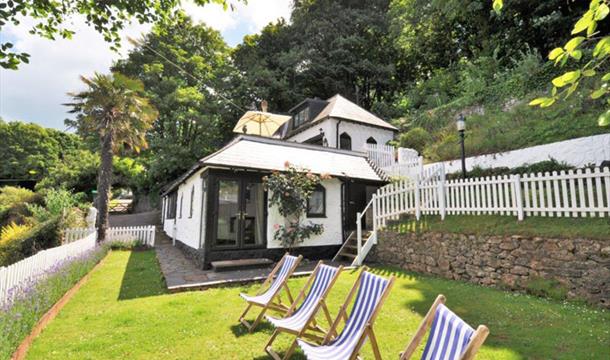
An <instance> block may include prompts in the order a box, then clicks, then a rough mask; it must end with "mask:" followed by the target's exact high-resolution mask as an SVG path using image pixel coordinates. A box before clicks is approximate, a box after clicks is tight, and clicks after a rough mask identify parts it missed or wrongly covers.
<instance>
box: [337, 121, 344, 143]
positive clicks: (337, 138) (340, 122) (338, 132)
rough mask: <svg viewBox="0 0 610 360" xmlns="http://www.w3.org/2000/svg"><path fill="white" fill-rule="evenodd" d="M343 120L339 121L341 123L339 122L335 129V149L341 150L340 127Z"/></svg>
mask: <svg viewBox="0 0 610 360" xmlns="http://www.w3.org/2000/svg"><path fill="white" fill-rule="evenodd" d="M341 121H343V120H341V119H339V121H337V126H336V128H335V148H336V149H339V145H340V144H339V125H341Z"/></svg>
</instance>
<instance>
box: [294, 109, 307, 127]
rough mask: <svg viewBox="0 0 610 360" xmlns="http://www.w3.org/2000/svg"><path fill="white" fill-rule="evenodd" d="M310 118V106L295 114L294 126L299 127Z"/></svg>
mask: <svg viewBox="0 0 610 360" xmlns="http://www.w3.org/2000/svg"><path fill="white" fill-rule="evenodd" d="M308 120H309V108H304V109H303V110H301V111H299V112H298V113H297V114H296V115H295V116H294V125H293V126H294V128H295V129H296V128H298V127H299V126H301V125H303V124H304V123H306V122H307V121H308Z"/></svg>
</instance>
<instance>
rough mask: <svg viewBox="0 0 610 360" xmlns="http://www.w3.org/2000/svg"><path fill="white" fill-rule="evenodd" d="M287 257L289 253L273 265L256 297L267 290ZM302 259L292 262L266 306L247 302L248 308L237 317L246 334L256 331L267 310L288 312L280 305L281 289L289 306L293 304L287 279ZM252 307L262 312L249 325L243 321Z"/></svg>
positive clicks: (284, 306) (286, 308)
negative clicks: (258, 308) (275, 300)
mask: <svg viewBox="0 0 610 360" xmlns="http://www.w3.org/2000/svg"><path fill="white" fill-rule="evenodd" d="M288 255H290V254H289V253H285V254H284V256H283V257H282V259H281V260H280V261H279V262H278V263H277V265H275V267H274V268H273V270H272V271H271V272H270V273H269V276H267V279H265V281H264V282H263V284H262V285H261V287H260V289H259V291H258V292H257V293H256V296H258V295H262V294H264V293H265V291H266V290H268V289H267V287H268V286H269V285H270V284H271V283H272V281H273V277H274V276H275V274H276V273H277V272H278V271H279V270H280V269H281V268H282V265H284V262H286V257H287V256H288ZM302 259H303V255H299V257H298V258H297V260H296V261H295V262H294V264H293V265H292V267H291V268H290V269H289V270H288V274H286V278H285V279H284V280H283V282H282V284H281V285H280V286H278V288H277V290H276V291H275V293H274V294H273V295H272V296H271V298H270V299H269V302H268V303H267V304H265V305H262V304H259V303H255V302H251V301H248V306H246V309H245V310H244V312H243V313H242V314H241V316H240V317H239V322H240V323H242V324H243V325H244V326H245V327H246V328H247V329H248V332H250V333H251V332H253V331H254V329H256V327H257V326H258V324H259V323H260V322H261V320H262V319H263V316H264V315H265V313H266V312H267V310H276V311H278V312H280V313H286V312H287V311H288V310H289V307H288V306H286V305H284V304H282V298H281V296H280V292H281V291H282V289H284V290H285V291H286V295H287V296H288V300H289V301H290V303H291V304H292V303H294V300H293V298H292V294H291V293H290V288H288V279H290V277H291V276H292V274H293V273H294V271H295V270H296V268H297V266H299V264H300V263H301V260H302ZM275 298H277V303H276V302H274V299H275ZM253 306H259V307H262V310H261V312H260V314H259V315H258V316H257V317H256V319H255V320H254V322H253V323H249V322H248V321H247V320H246V319H245V317H246V315H247V314H248V312H249V311H250V309H251V308H252V307H253Z"/></svg>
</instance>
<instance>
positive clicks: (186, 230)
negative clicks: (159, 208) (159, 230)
mask: <svg viewBox="0 0 610 360" xmlns="http://www.w3.org/2000/svg"><path fill="white" fill-rule="evenodd" d="M201 172H202V170H200V171H198V172H196V173H194V174H193V175H191V176H190V177H189V178H188V179H187V180H186V181H185V182H184V183H182V184H180V186H179V187H178V189H177V193H178V199H177V210H176V218H175V219H167V218H166V219H165V223H164V224H163V231H165V233H166V234H167V235H168V236H169V237H173V236H174V226H175V236H176V240H179V241H181V242H182V243H184V244H186V245H188V246H190V247H192V248H194V249H199V247H200V246H199V233H200V227H201V218H202V217H201V201H202V196H201V192H202V179H201ZM193 188H194V192H193V215H192V216H190V205H191V189H193ZM180 199H183V201H182V216H180V214H181V213H180V205H181V204H180V203H181V201H180ZM163 216H167V215H166V214H164V215H163Z"/></svg>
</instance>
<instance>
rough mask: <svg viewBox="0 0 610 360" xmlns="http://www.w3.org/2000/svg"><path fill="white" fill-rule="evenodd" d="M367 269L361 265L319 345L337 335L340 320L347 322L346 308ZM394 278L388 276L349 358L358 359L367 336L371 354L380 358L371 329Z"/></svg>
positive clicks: (377, 358)
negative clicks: (385, 284)
mask: <svg viewBox="0 0 610 360" xmlns="http://www.w3.org/2000/svg"><path fill="white" fill-rule="evenodd" d="M367 270H368V268H367V267H366V266H363V267H362V271H360V274H358V278H357V279H356V281H355V282H354V285H353V286H352V289H351V290H350V292H349V293H348V295H347V298H346V299H345V302H344V303H343V305H341V307H340V308H339V313H338V314H337V317H336V318H335V321H334V322H333V324H332V325H331V327H330V329H329V330H328V333H327V334H326V337H324V340H323V341H322V343H321V345H326V344H328V343H329V342H330V341H331V340H332V339H333V338H335V337H336V336H337V335H338V334H337V327H338V326H339V323H340V322H341V320H343V321H345V322H347V320H348V318H349V317H348V315H347V309H348V307H349V305H350V304H351V301H352V298H353V297H354V295H356V291H357V290H358V288H359V287H360V280H361V279H362V275H363V274H364V272H365V271H367ZM394 280H396V277H395V276H394V275H392V276H390V278H389V279H388V285H387V286H386V288H385V290H384V291H383V293H382V294H381V297H380V298H379V302H378V303H377V306H376V307H375V310H373V313H372V314H371V317H370V318H369V320H368V321H367V323H366V325H365V326H364V331H363V332H362V334H361V335H360V337H359V338H358V342H357V343H356V346H355V347H354V349H353V350H352V354H351V355H350V357H349V360H355V359H359V356H358V354H359V353H360V349H361V348H362V346H363V345H364V342H365V341H366V339H367V337H368V338H369V341H370V343H371V347H372V348H373V355H374V356H375V359H376V360H381V353H380V351H379V345H378V343H377V337H376V336H375V332H374V331H373V325H374V324H375V319H376V318H377V315H378V314H379V310H381V308H382V307H383V304H384V303H385V300H386V299H387V297H388V295H389V294H390V291H391V290H392V286H393V285H394Z"/></svg>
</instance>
